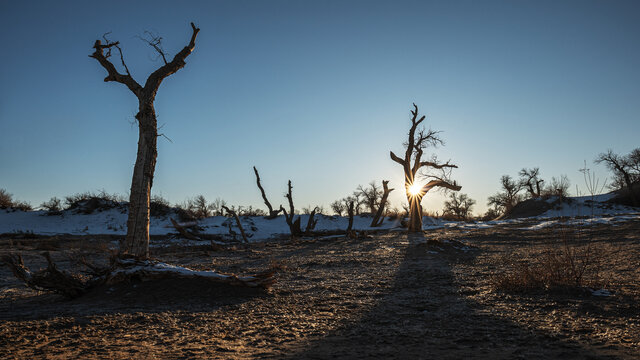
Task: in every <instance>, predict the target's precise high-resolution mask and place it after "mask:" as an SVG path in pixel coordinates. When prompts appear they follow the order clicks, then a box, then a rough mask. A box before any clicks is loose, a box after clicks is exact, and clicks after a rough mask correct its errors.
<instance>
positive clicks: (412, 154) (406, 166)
mask: <svg viewBox="0 0 640 360" xmlns="http://www.w3.org/2000/svg"><path fill="white" fill-rule="evenodd" d="M413 108H414V110H412V111H411V115H412V117H411V128H410V129H409V137H408V140H407V142H406V143H405V144H404V145H405V153H404V158H401V157H399V156H397V155H396V154H394V153H393V151H391V152H390V155H391V160H393V161H395V162H397V163H398V164H400V165H402V168H403V170H404V186H405V191H406V195H407V201H408V202H409V224H408V230H409V232H421V231H422V205H421V202H422V198H423V197H424V196H425V195H426V194H427V192H429V190H431V189H433V188H435V187H441V188H445V189H449V190H453V191H459V190H460V189H462V187H461V186H459V185H457V184H456V182H455V181H453V182H452V181H451V180H449V175H450V173H451V169H453V168H457V167H458V166H456V165H453V164H450V163H449V161H447V162H445V163H440V162H438V159H437V157H436V156H435V155H432V156H431V158H430V160H429V161H423V160H422V156H423V154H424V150H425V149H426V148H428V147H437V146H438V145H444V141H443V140H442V139H441V138H440V135H439V134H440V132H439V131H434V130H431V129H429V130H424V129H423V128H420V129H418V128H419V127H420V124H421V123H422V122H423V121H424V119H425V116H422V117H420V118H419V119H418V106H416V104H413ZM421 169H422V171H421V175H422V176H421V178H422V179H423V180H424V181H427V183H426V184H423V185H421V184H419V179H417V176H418V173H419V172H420V170H421Z"/></svg>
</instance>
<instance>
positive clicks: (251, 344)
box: [0, 219, 640, 359]
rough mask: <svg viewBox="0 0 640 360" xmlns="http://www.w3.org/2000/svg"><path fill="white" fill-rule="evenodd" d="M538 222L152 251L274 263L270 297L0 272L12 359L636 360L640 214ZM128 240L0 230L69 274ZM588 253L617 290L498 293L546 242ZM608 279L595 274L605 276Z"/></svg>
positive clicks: (6, 246)
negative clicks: (50, 282)
mask: <svg viewBox="0 0 640 360" xmlns="http://www.w3.org/2000/svg"><path fill="white" fill-rule="evenodd" d="M539 223H540V221H539V220H525V221H520V222H516V223H504V224H500V225H496V226H492V227H487V228H464V227H459V228H440V229H433V230H428V231H426V232H425V233H424V235H407V234H406V233H403V232H399V231H387V232H381V233H376V234H372V235H370V236H369V237H366V238H362V239H349V238H346V237H336V236H333V237H327V238H313V239H312V238H309V239H299V240H297V241H291V240H288V239H281V240H271V241H266V242H259V243H253V244H249V245H236V246H230V247H228V248H223V249H214V248H212V247H211V246H210V245H209V244H207V243H206V242H205V243H203V244H202V245H197V244H196V245H193V244H191V245H188V246H185V245H170V246H163V247H152V256H153V257H155V258H158V259H161V260H163V261H167V262H170V263H174V264H180V265H183V266H186V267H189V268H192V269H216V270H218V271H220V272H227V273H236V274H243V273H252V272H256V271H260V270H263V269H265V268H267V267H269V266H273V265H276V266H277V267H278V268H279V269H280V270H279V273H278V281H277V282H276V283H275V284H274V285H273V287H271V288H270V289H268V290H264V289H252V288H242V287H230V286H227V285H224V286H223V285H213V284H209V283H203V282H201V281H197V280H180V281H178V280H157V281H149V282H132V283H127V284H120V285H117V286H111V287H107V286H105V287H101V288H97V289H95V290H93V291H92V292H91V293H89V294H87V295H85V296H82V297H80V298H77V299H74V300H67V299H64V298H62V297H61V296H59V295H55V294H50V293H45V292H38V291H35V290H31V289H28V288H26V287H25V286H24V285H23V284H22V283H20V282H19V281H18V280H17V279H16V278H15V277H13V275H12V274H11V272H10V270H9V269H8V268H7V267H6V266H3V267H0V354H2V356H1V357H2V358H7V359H30V358H46V359H72V358H80V359H93V358H114V359H129V358H138V359H154V358H157V359H191V358H211V359H247V358H278V359H282V358H285V359H327V358H363V359H365V358H366V359H369V358H381V359H388V358H402V359H407V358H411V359H469V358H477V359H519V358H522V359H634V358H635V359H637V358H639V357H640V282H639V281H638V279H640V220H638V219H635V220H628V221H624V222H618V223H612V224H592V225H589V224H578V225H576V223H575V221H574V222H572V223H564V222H562V221H558V222H556V223H553V224H550V225H549V226H539ZM114 239H117V236H110V237H106V236H93V235H89V236H50V237H41V236H29V235H28V234H22V235H21V236H17V235H16V236H11V235H5V236H4V237H3V238H2V239H0V255H5V254H8V253H21V254H22V255H23V256H24V260H25V264H26V265H27V266H29V267H31V268H39V267H44V266H45V264H46V263H45V261H44V259H43V258H42V257H41V256H40V254H41V253H42V252H44V251H49V252H50V253H51V255H52V257H53V258H54V260H55V261H56V262H57V263H58V264H59V266H60V267H61V268H63V269H69V268H75V269H78V265H77V264H75V263H74V261H75V260H74V259H77V258H79V256H81V255H82V256H85V257H87V258H88V259H91V260H93V261H100V260H101V259H102V260H104V259H106V258H107V256H108V254H107V253H108V248H109V246H112V244H113V241H114ZM561 243H562V244H564V243H567V244H569V245H571V246H576V247H578V248H579V247H584V246H590V247H592V248H593V249H595V250H596V252H595V254H597V257H598V261H599V263H598V269H597V270H598V272H597V278H593V279H592V280H593V283H594V284H597V285H598V286H601V287H602V288H604V289H606V290H608V293H607V292H605V295H608V296H596V295H594V294H592V293H591V292H590V291H588V290H586V289H578V288H574V289H570V288H569V289H564V290H557V289H556V290H553V291H546V290H544V289H541V290H539V291H525V292H522V291H520V292H514V291H506V290H500V289H497V288H496V285H495V284H496V281H495V279H496V276H498V275H500V274H504V273H505V272H509V271H510V269H512V268H513V267H510V264H511V263H516V262H523V261H524V262H526V261H536V259H538V258H539V257H540V256H541V254H542V253H543V252H545V251H547V250H548V249H549V248H553V247H558V246H561V245H560V244H561ZM594 276H595V275H594Z"/></svg>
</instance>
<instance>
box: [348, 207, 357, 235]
mask: <svg viewBox="0 0 640 360" xmlns="http://www.w3.org/2000/svg"><path fill="white" fill-rule="evenodd" d="M346 206H347V214H348V215H349V225H348V226H347V236H349V233H351V229H352V228H353V213H354V207H355V206H354V201H353V200H351V201H348V202H347V203H346Z"/></svg>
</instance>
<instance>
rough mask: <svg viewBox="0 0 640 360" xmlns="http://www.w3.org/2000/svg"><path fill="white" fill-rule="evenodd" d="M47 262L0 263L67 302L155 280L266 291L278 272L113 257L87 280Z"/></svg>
mask: <svg viewBox="0 0 640 360" xmlns="http://www.w3.org/2000/svg"><path fill="white" fill-rule="evenodd" d="M41 255H42V256H43V257H45V259H46V260H47V264H48V266H47V268H45V269H41V270H38V271H35V272H32V271H31V270H29V268H27V267H26V266H25V265H24V261H23V259H22V256H20V255H14V254H11V255H7V256H5V257H3V259H2V260H3V262H4V263H5V264H6V265H7V266H8V267H9V268H10V269H11V271H12V272H13V274H14V275H15V276H16V277H17V278H18V279H20V280H22V281H23V282H24V283H25V285H26V286H27V287H29V288H31V289H34V290H40V291H52V292H55V293H58V294H60V295H62V296H64V297H66V298H70V299H73V298H77V297H80V296H82V295H84V294H86V293H87V292H89V291H90V290H91V289H93V288H95V287H96V286H99V285H114V284H119V283H124V282H129V281H132V280H137V281H151V280H157V279H186V278H190V279H201V280H203V281H205V282H211V283H221V284H227V285H230V286H245V287H253V288H263V289H267V288H269V287H271V285H273V284H274V283H275V282H276V274H277V268H275V267H272V268H270V269H268V270H266V271H263V272H260V273H257V274H252V275H245V276H239V275H236V274H224V273H219V272H216V271H213V270H209V271H204V270H192V269H189V268H186V267H181V266H176V265H171V264H167V263H164V262H160V261H158V260H150V259H139V258H135V257H112V258H111V264H110V266H109V267H105V268H101V267H97V266H93V265H92V266H89V265H87V263H86V262H84V263H85V265H87V267H89V269H90V272H89V274H91V275H89V276H81V275H78V274H73V273H69V272H67V271H61V270H59V269H58V268H57V266H56V265H55V263H54V262H53V261H52V260H51V256H50V255H49V253H48V252H45V253H43V254H41Z"/></svg>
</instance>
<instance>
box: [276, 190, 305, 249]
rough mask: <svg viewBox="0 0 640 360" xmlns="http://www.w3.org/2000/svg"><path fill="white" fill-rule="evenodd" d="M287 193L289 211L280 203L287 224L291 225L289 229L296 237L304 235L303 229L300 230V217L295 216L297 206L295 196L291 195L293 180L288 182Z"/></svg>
mask: <svg viewBox="0 0 640 360" xmlns="http://www.w3.org/2000/svg"><path fill="white" fill-rule="evenodd" d="M287 188H288V190H287V194H286V195H285V196H284V197H286V198H287V200H288V201H289V213H287V210H285V208H284V207H282V205H280V211H282V213H283V214H284V218H285V220H286V221H287V225H289V230H290V231H291V236H293V237H296V236H300V235H302V230H300V217H299V216H298V218H296V219H295V220H294V218H295V208H294V207H293V196H292V195H291V190H292V186H291V180H289V183H288V184H287Z"/></svg>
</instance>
